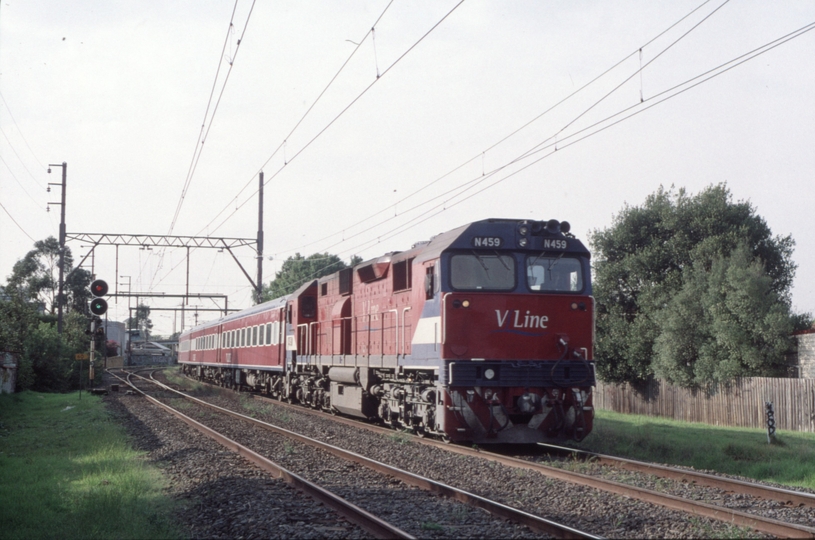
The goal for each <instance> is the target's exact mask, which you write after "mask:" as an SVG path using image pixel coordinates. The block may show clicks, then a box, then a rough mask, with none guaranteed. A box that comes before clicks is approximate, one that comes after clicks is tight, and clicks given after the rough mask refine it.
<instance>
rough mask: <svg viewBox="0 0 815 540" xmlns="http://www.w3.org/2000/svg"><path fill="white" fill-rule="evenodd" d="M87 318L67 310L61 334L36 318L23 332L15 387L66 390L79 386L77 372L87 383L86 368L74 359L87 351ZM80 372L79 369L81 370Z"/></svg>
mask: <svg viewBox="0 0 815 540" xmlns="http://www.w3.org/2000/svg"><path fill="white" fill-rule="evenodd" d="M86 326H87V319H86V318H85V316H84V315H82V314H79V313H76V312H74V313H68V314H67V315H66V317H65V326H64V329H63V333H62V336H60V335H59V334H58V333H57V328H56V326H55V325H54V324H53V323H48V322H41V321H38V322H37V323H36V324H34V325H33V326H32V327H31V328H29V330H28V332H27V333H26V336H25V340H24V343H23V351H22V354H21V355H20V367H19V370H18V379H17V382H18V389H19V390H27V389H30V390H35V391H37V392H67V391H69V390H72V389H76V388H78V387H79V380H80V375H82V376H83V377H84V380H83V383H82V384H83V386H85V385H87V377H88V368H87V365H85V366H84V372H82V369H83V368H82V366H80V364H79V363H78V362H77V361H76V360H75V355H76V354H77V353H84V352H87V351H88V337H87V335H86V334H85V328H86ZM81 372H82V373H81Z"/></svg>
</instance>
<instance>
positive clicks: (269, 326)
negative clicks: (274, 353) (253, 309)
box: [266, 323, 272, 345]
mask: <svg viewBox="0 0 815 540" xmlns="http://www.w3.org/2000/svg"><path fill="white" fill-rule="evenodd" d="M271 344H272V323H266V345H271Z"/></svg>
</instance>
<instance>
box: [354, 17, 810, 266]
mask: <svg viewBox="0 0 815 540" xmlns="http://www.w3.org/2000/svg"><path fill="white" fill-rule="evenodd" d="M813 29H815V22H813V23H810V24H807V25H805V26H803V27H801V28H799V29H797V30H795V31H793V32H790V33H789V34H786V35H784V36H782V37H780V38H777V39H775V40H773V41H770V42H768V43H766V44H764V45H762V46H761V47H757V48H756V49H753V50H751V51H749V52H747V53H744V54H742V55H740V56H738V57H736V58H733V59H731V60H729V61H728V62H725V63H723V64H720V65H719V66H717V67H715V68H713V69H710V70H708V71H706V72H704V73H701V74H699V75H697V76H695V77H692V78H690V79H687V80H686V81H684V82H683V83H680V84H678V85H675V86H673V87H672V88H670V89H668V90H665V91H663V92H660V93H659V94H656V95H654V96H652V97H650V98H647V99H645V100H643V101H642V102H640V103H637V104H636V105H632V106H630V107H627V108H625V109H623V110H621V111H618V112H617V113H615V114H613V115H611V116H608V117H606V118H604V119H603V120H600V121H599V122H596V123H595V124H592V125H591V126H588V127H586V128H584V129H582V130H580V131H577V132H575V133H572V134H570V135H568V136H567V137H566V138H564V139H562V140H561V141H560V144H559V145H558V146H557V147H555V145H556V144H558V143H550V144H549V145H547V146H545V147H543V148H538V149H536V150H535V151H534V152H527V153H524V154H522V155H521V156H519V157H518V158H516V159H515V160H513V161H511V162H509V163H507V164H506V165H504V166H502V167H500V168H498V169H495V170H493V171H491V172H490V174H489V175H488V176H486V177H478V178H476V179H474V180H471V181H470V182H467V184H470V183H473V182H474V181H475V180H477V182H475V183H473V185H471V186H469V187H467V188H466V189H465V190H464V191H467V190H470V189H472V188H474V187H476V186H477V185H478V184H480V183H481V182H483V181H485V180H486V178H488V177H490V176H492V175H493V174H494V173H495V172H497V171H499V170H501V169H503V168H505V167H507V166H508V165H510V164H513V163H516V162H517V161H518V160H520V159H525V158H528V157H529V156H532V155H534V154H536V153H539V152H541V151H542V150H544V149H552V148H554V149H553V150H552V151H551V152H550V153H548V154H545V155H543V156H541V157H539V158H538V159H535V160H534V161H532V162H530V163H528V164H526V165H524V166H523V167H521V168H520V169H518V170H515V171H512V172H510V173H508V174H507V175H506V176H504V177H502V178H500V179H498V180H496V181H495V182H493V183H491V184H489V185H487V186H485V187H483V188H482V189H480V190H478V191H476V192H474V193H471V194H469V195H468V196H467V197H465V198H463V199H461V200H458V201H455V202H453V200H454V199H455V197H457V196H459V195H461V193H459V194H457V195H454V196H453V197H450V198H449V199H447V200H445V201H443V202H442V203H440V204H438V205H436V206H435V207H433V208H431V209H429V210H426V211H425V212H424V213H422V214H420V215H419V216H416V217H414V218H412V219H411V220H409V221H408V222H406V223H403V224H400V225H398V226H397V227H394V228H393V229H391V230H389V231H387V232H385V233H384V234H380V235H379V236H377V238H376V241H374V240H369V241H366V242H363V243H361V244H358V245H356V246H353V247H351V248H349V249H347V250H345V251H342V252H341V253H349V252H356V251H359V250H362V249H365V248H367V247H370V246H372V245H374V244H376V243H378V242H380V241H382V240H383V239H385V240H386V239H389V238H392V237H393V236H395V235H397V234H400V233H402V232H404V231H406V230H408V229H410V228H413V227H415V226H416V225H419V224H420V223H423V222H424V221H427V220H428V219H431V218H433V217H435V216H437V215H438V214H440V213H442V212H444V211H446V210H447V209H449V208H451V207H453V206H456V205H458V204H461V203H463V202H464V201H466V200H468V199H470V198H472V197H474V196H475V195H478V194H480V193H482V192H484V191H486V190H487V189H490V188H492V187H494V186H495V185H497V184H499V183H501V182H503V181H505V180H507V179H509V178H511V177H512V176H515V175H516V174H518V173H520V172H522V171H524V170H526V169H528V168H529V167H531V166H533V165H535V164H537V163H539V162H540V161H542V160H544V159H546V158H548V157H550V156H552V155H554V153H555V152H557V151H562V150H563V149H565V148H568V147H570V146H572V145H574V144H577V143H579V142H582V141H584V140H585V139H587V138H589V137H592V136H594V135H597V134H599V133H601V132H602V131H605V130H606V129H609V128H611V127H613V126H615V125H617V124H619V123H621V122H623V121H625V120H628V119H630V118H632V117H634V116H636V115H638V114H640V113H642V112H645V111H647V110H648V109H651V108H653V107H655V106H657V105H660V104H662V103H664V102H665V101H668V100H669V99H672V98H674V97H676V96H678V95H680V94H683V93H685V92H687V91H689V90H691V89H693V88H695V87H697V86H699V85H701V84H703V83H705V82H707V81H709V80H711V79H713V78H715V77H718V76H719V75H722V74H724V73H726V72H728V71H730V70H731V69H733V68H735V67H738V66H739V65H741V64H743V63H745V62H748V61H750V60H752V59H754V58H756V57H758V56H760V55H762V54H764V53H766V52H769V51H770V50H773V49H775V48H776V47H779V46H780V45H783V44H785V43H787V42H788V41H791V40H792V39H795V38H797V37H800V36H801V35H803V34H805V33H807V32H810V31H811V30H813ZM655 100H656V101H655ZM650 101H654V102H653V103H649V102H650ZM644 104H647V106H645V105H644ZM635 109H636V110H635ZM625 113H630V114H628V115H626V116H623V117H622V118H619V119H616V120H614V118H616V117H618V116H620V115H623V114H625ZM612 120H613V121H612ZM592 129H593V130H594V131H589V130H592ZM586 131H589V132H588V133H586V134H585V135H583V136H581V137H578V138H576V139H574V140H572V141H570V142H564V141H567V140H568V139H571V138H574V137H577V136H578V135H580V134H581V133H584V132H586ZM467 184H464V185H467ZM461 187H463V186H461ZM464 191H462V193H463V192H464ZM437 198H438V197H437ZM439 208H441V210H438V209H439ZM434 210H438V211H437V212H435V213H433V214H431V215H428V214H430V213H431V212H433V211H434ZM423 216H427V217H424V219H421V220H419V218H421V217H423ZM417 220H419V221H417ZM413 222H415V223H413ZM410 223H413V225H410V226H407V225H409V224H410ZM383 236H384V238H383Z"/></svg>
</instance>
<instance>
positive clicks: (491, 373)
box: [484, 368, 495, 381]
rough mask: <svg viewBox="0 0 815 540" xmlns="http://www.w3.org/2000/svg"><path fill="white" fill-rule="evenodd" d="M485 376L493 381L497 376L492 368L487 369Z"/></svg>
mask: <svg viewBox="0 0 815 540" xmlns="http://www.w3.org/2000/svg"><path fill="white" fill-rule="evenodd" d="M484 378H485V379H487V380H488V381H491V380H492V379H493V378H495V370H492V369H490V368H487V369H485V370H484Z"/></svg>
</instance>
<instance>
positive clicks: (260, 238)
mask: <svg viewBox="0 0 815 540" xmlns="http://www.w3.org/2000/svg"><path fill="white" fill-rule="evenodd" d="M257 255H258V280H257V291H256V292H257V303H258V304H260V303H261V302H263V171H260V185H259V186H258V246H257Z"/></svg>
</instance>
